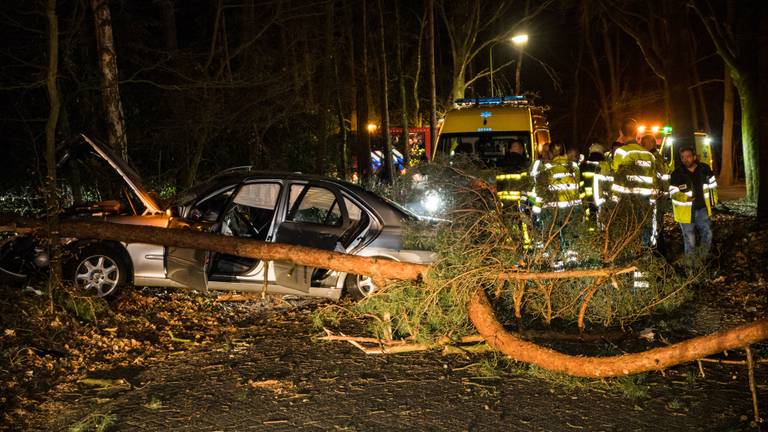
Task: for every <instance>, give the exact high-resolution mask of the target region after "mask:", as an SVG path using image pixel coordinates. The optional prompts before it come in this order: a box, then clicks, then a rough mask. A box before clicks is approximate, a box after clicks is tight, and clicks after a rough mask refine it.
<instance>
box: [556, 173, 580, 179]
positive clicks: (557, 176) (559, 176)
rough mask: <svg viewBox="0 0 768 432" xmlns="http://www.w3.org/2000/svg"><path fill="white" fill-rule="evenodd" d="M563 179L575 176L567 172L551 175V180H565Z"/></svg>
mask: <svg viewBox="0 0 768 432" xmlns="http://www.w3.org/2000/svg"><path fill="white" fill-rule="evenodd" d="M565 177H575V175H574V174H573V173H569V172H564V173H554V174H552V178H553V179H561V178H565Z"/></svg>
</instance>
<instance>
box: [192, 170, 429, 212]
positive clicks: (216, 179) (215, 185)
mask: <svg viewBox="0 0 768 432" xmlns="http://www.w3.org/2000/svg"><path fill="white" fill-rule="evenodd" d="M269 179H277V180H287V181H314V182H318V183H332V184H334V185H335V186H337V187H338V188H340V189H342V190H346V191H347V192H349V193H350V194H351V195H352V196H354V197H355V198H357V199H359V200H362V201H364V204H365V205H366V206H367V207H369V209H371V210H373V211H374V212H375V213H376V214H377V215H378V216H379V217H380V218H381V219H382V222H384V225H400V224H401V221H402V220H403V219H410V220H416V219H419V217H418V216H416V215H415V214H413V213H412V212H411V211H409V210H407V209H405V208H403V207H402V206H401V205H399V204H397V203H395V202H393V201H391V200H389V199H387V198H384V197H382V196H379V195H377V194H375V193H373V192H371V191H368V190H366V189H364V188H363V187H361V186H359V185H356V184H354V183H350V182H347V181H344V180H340V179H334V178H330V177H324V176H320V175H316V174H303V173H299V172H276V171H261V170H253V169H251V167H236V168H230V169H227V170H224V171H222V172H220V173H218V174H216V175H214V176H212V177H210V178H209V179H207V180H205V181H203V182H201V183H198V184H196V185H194V186H192V187H191V188H189V189H187V190H186V191H184V192H183V193H182V194H181V195H180V197H179V199H178V201H177V202H179V203H189V202H191V201H193V200H195V199H196V198H199V197H202V196H206V195H208V194H210V193H213V192H215V191H217V190H219V189H222V188H225V187H227V186H228V185H237V184H239V183H242V182H244V181H249V180H269Z"/></svg>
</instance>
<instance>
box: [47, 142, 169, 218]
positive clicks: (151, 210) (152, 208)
mask: <svg viewBox="0 0 768 432" xmlns="http://www.w3.org/2000/svg"><path fill="white" fill-rule="evenodd" d="M78 138H79V141H82V143H85V144H86V145H88V146H89V147H90V148H91V149H93V151H94V153H96V154H97V155H99V157H100V158H102V159H104V161H106V162H107V163H108V164H109V166H111V167H112V169H114V170H115V172H117V174H118V175H120V177H122V179H123V180H124V181H125V183H126V184H127V185H128V187H130V188H131V189H132V190H133V192H134V193H135V194H136V196H138V197H139V199H140V200H141V202H142V204H144V207H146V209H147V210H146V213H148V214H157V213H161V212H162V211H163V210H162V208H161V207H160V205H158V204H157V202H156V201H155V200H154V199H153V198H152V196H151V195H150V194H149V192H147V190H146V189H145V188H144V186H143V185H142V183H141V178H140V177H139V175H138V174H137V173H136V171H135V170H134V169H133V168H131V166H130V165H128V163H127V162H126V161H124V160H123V159H122V158H121V157H119V156H118V155H117V154H116V153H115V152H114V150H112V149H111V148H110V147H109V146H106V145H104V144H101V143H98V142H96V141H95V140H92V139H90V138H88V137H87V136H85V135H83V134H80V135H79V137H78ZM69 156H70V155H69V153H65V154H64V156H63V158H62V159H60V160H59V165H61V164H62V163H63V162H64V161H66V159H68V158H69Z"/></svg>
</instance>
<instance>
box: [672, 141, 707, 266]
mask: <svg viewBox="0 0 768 432" xmlns="http://www.w3.org/2000/svg"><path fill="white" fill-rule="evenodd" d="M680 161H681V162H682V164H681V165H680V166H678V167H677V168H675V171H674V172H672V175H671V176H670V180H669V196H670V199H671V200H672V211H673V213H674V215H675V222H678V223H680V229H681V230H682V231H683V247H684V249H685V256H686V258H688V259H689V260H700V259H704V258H706V257H707V255H708V254H709V249H710V247H711V245H712V227H711V222H710V219H709V218H710V216H712V207H714V206H715V205H716V204H717V181H716V180H715V175H714V174H713V173H712V169H710V168H709V165H707V164H705V163H700V162H698V160H697V158H696V154H695V153H694V151H693V149H692V148H690V147H686V148H683V149H681V150H680ZM697 233H698V235H699V246H698V247H697V246H696V234H697Z"/></svg>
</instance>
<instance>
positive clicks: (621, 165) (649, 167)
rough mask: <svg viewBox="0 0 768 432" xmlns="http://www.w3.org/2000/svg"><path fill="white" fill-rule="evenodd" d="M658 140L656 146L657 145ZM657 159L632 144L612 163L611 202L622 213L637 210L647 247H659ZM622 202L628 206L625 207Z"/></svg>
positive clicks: (615, 156) (642, 148) (643, 240)
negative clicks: (657, 241)
mask: <svg viewBox="0 0 768 432" xmlns="http://www.w3.org/2000/svg"><path fill="white" fill-rule="evenodd" d="M655 142H656V141H655V139H654V144H653V145H654V146H655V145H656V144H655ZM655 166H656V158H655V157H653V154H651V152H650V151H648V149H646V148H645V147H643V146H641V145H640V144H637V142H636V141H635V142H631V143H630V144H624V145H623V146H621V147H619V148H617V149H616V153H615V154H614V156H613V161H612V162H611V169H612V171H613V185H611V199H612V200H613V201H614V202H615V203H617V205H619V206H623V207H626V208H625V209H622V210H627V211H629V210H630V209H631V211H633V212H634V213H635V215H636V218H637V220H639V221H640V222H641V227H640V229H641V230H642V231H641V237H640V238H641V240H642V242H643V244H644V245H645V246H651V247H653V246H655V245H656V232H655V231H654V227H655V225H656V217H655V216H654V213H653V211H654V208H655V206H656V194H657V192H658V189H657V182H656V168H655ZM622 201H623V202H624V204H622Z"/></svg>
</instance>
